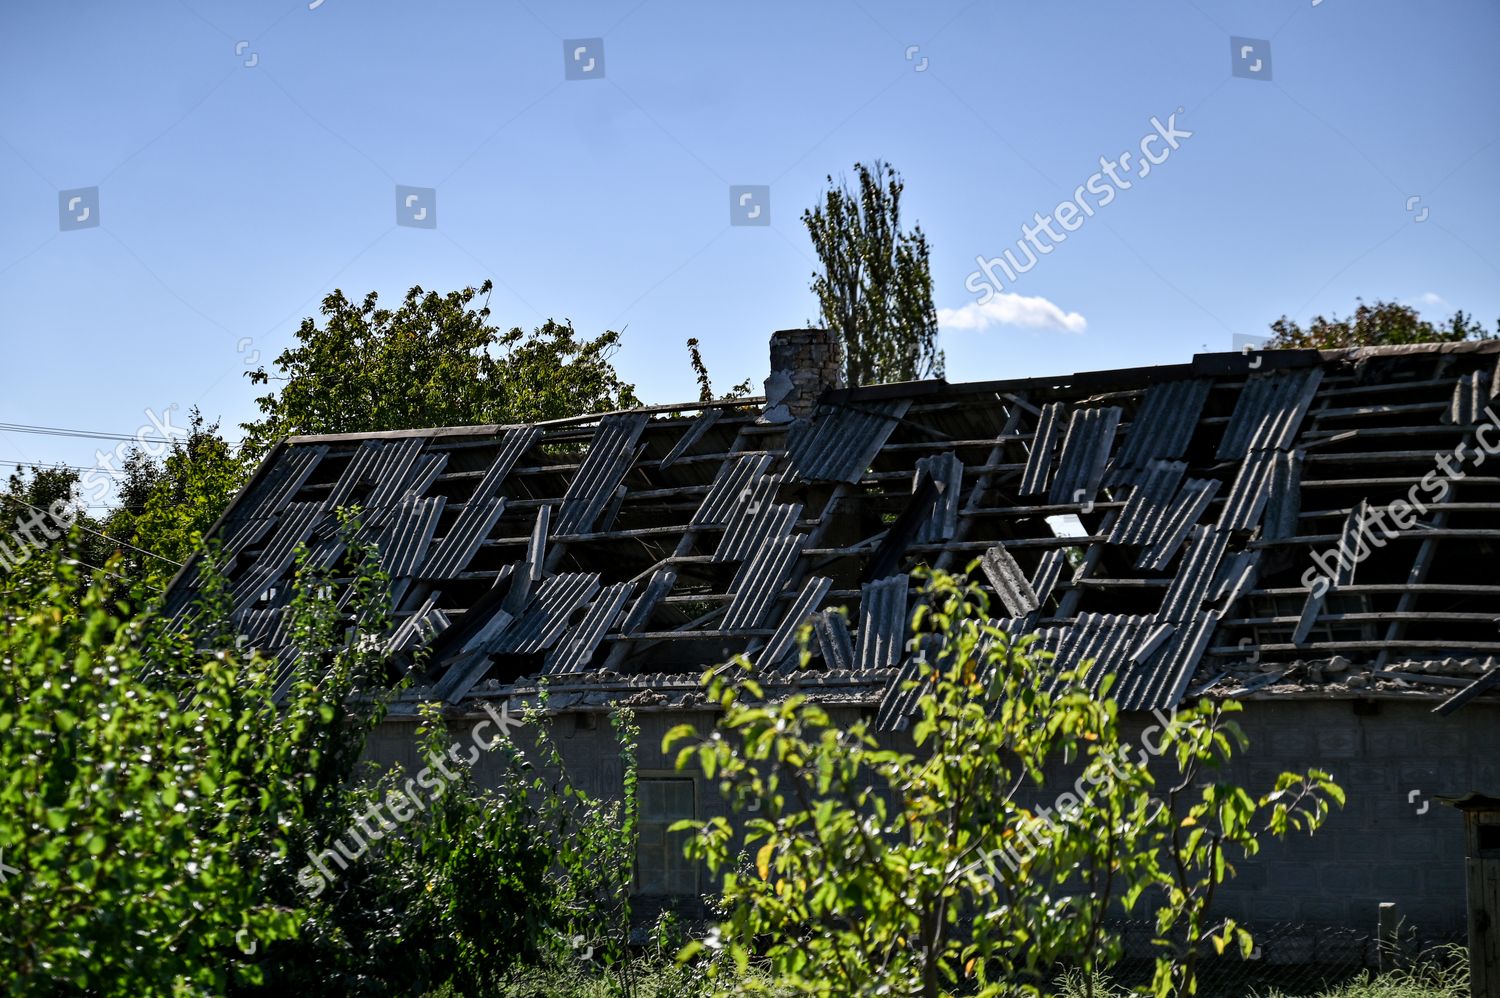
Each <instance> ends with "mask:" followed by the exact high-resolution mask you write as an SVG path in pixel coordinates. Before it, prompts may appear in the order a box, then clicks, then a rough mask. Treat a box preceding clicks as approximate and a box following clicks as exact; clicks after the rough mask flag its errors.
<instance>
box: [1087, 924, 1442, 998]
mask: <svg viewBox="0 0 1500 998" xmlns="http://www.w3.org/2000/svg"><path fill="white" fill-rule="evenodd" d="M1249 928H1250V931H1251V934H1252V935H1253V936H1254V937H1255V943H1256V945H1255V949H1254V950H1253V951H1252V952H1251V955H1250V957H1249V958H1248V959H1246V958H1244V957H1241V956H1240V954H1239V952H1238V950H1233V948H1231V950H1230V951H1226V952H1225V953H1224V954H1223V955H1218V954H1216V953H1214V952H1213V951H1212V950H1211V949H1210V950H1209V951H1208V952H1207V954H1205V955H1203V956H1201V957H1200V958H1199V960H1198V981H1199V992H1198V993H1199V995H1201V996H1203V998H1251V996H1256V998H1271V996H1278V998H1281V996H1284V998H1312V996H1317V995H1323V994H1326V993H1328V992H1330V991H1333V990H1335V989H1337V988H1339V987H1341V986H1343V985H1348V984H1351V983H1355V982H1358V981H1361V980H1367V979H1369V978H1370V977H1372V976H1374V975H1376V974H1380V973H1398V974H1401V975H1404V976H1406V977H1407V978H1409V979H1413V980H1420V981H1423V982H1426V983H1427V985H1428V986H1429V987H1430V988H1431V989H1432V991H1433V993H1435V994H1447V993H1449V992H1448V991H1447V990H1444V989H1445V988H1451V989H1452V990H1453V992H1454V993H1462V994H1467V993H1468V991H1467V986H1466V984H1465V986H1463V987H1458V986H1457V985H1458V984H1459V983H1460V982H1466V981H1467V964H1466V955H1467V951H1466V944H1467V939H1466V937H1465V936H1463V935H1462V934H1459V933H1450V934H1432V933H1424V932H1421V931H1419V930H1418V929H1416V928H1413V927H1409V926H1400V927H1398V928H1397V929H1396V930H1395V932H1394V933H1393V934H1392V936H1391V937H1390V938H1388V939H1386V940H1385V941H1384V942H1382V941H1381V940H1380V939H1379V938H1377V936H1376V935H1375V934H1374V933H1370V932H1359V931H1356V930H1352V929H1336V928H1322V927H1314V926H1306V925H1299V924H1286V923H1281V924H1262V925H1259V926H1250V927H1249ZM1152 929H1153V927H1152V926H1151V925H1150V924H1149V923H1144V922H1142V923H1130V924H1128V925H1126V926H1124V927H1123V938H1124V941H1125V953H1126V958H1125V959H1124V960H1123V961H1122V962H1121V963H1120V964H1119V965H1118V966H1117V967H1115V968H1114V969H1113V971H1112V972H1111V973H1109V974H1108V975H1106V977H1107V979H1108V981H1109V982H1110V983H1111V985H1113V986H1115V987H1116V988H1120V989H1129V988H1133V987H1139V986H1141V985H1144V984H1146V983H1149V981H1150V980H1151V974H1152V970H1153V967H1154V964H1153V962H1152V959H1151V938H1152V935H1153V931H1152ZM1105 993H1106V994H1108V992H1105Z"/></svg>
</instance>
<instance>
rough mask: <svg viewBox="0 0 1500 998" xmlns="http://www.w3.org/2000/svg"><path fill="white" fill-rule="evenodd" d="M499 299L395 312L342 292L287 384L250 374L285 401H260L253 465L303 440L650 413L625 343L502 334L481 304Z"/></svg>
mask: <svg viewBox="0 0 1500 998" xmlns="http://www.w3.org/2000/svg"><path fill="white" fill-rule="evenodd" d="M490 287H491V285H490V282H489V281H486V282H484V284H483V285H481V286H480V287H478V288H464V289H463V290H462V291H454V292H450V293H448V294H446V295H439V294H437V293H436V292H430V291H428V292H424V291H423V290H422V289H421V288H420V287H415V288H412V289H411V290H410V291H408V292H407V294H406V297H405V298H404V299H403V300H402V302H401V304H400V305H399V306H397V307H396V308H395V309H389V308H382V307H381V306H380V304H379V302H378V300H377V296H376V294H375V293H374V292H371V293H369V294H368V295H366V296H365V298H364V301H363V302H359V303H357V304H356V303H354V302H351V301H349V300H348V299H347V298H345V297H344V295H343V293H342V292H340V291H335V292H334V293H333V294H331V295H329V296H328V297H327V298H325V299H323V305H322V313H323V323H322V325H319V324H318V323H317V321H315V320H314V319H312V318H307V319H304V320H303V322H302V326H301V328H299V329H298V330H297V339H298V343H297V345H296V346H293V347H289V348H288V349H286V350H284V351H282V353H281V354H280V355H279V356H278V357H276V359H275V360H274V361H273V362H272V363H273V367H274V369H275V373H271V372H268V371H267V370H266V369H265V368H264V367H262V368H259V369H258V370H255V371H251V372H249V375H248V376H249V377H250V379H251V381H252V382H253V383H255V384H269V383H271V382H273V381H274V382H278V383H279V385H280V390H279V391H273V392H272V393H271V394H268V395H264V396H262V397H260V398H258V399H257V400H256V403H257V405H259V407H260V410H261V412H262V414H263V417H262V418H261V419H259V420H257V421H255V422H253V423H247V424H245V427H244V428H245V430H246V431H247V439H246V444H245V446H246V450H247V454H248V455H249V456H250V457H251V458H254V459H259V458H260V457H262V456H264V454H265V453H266V452H267V451H268V450H269V449H270V448H271V446H272V445H273V444H274V443H275V442H276V441H277V440H279V439H281V438H283V437H286V436H289V435H293V434H314V433H363V432H375V431H380V430H401V429H415V428H420V427H427V426H466V425H476V424H486V423H523V422H536V421H540V420H546V419H557V418H561V417H565V416H576V415H580V414H582V413H591V412H605V411H608V410H611V409H622V408H629V407H631V406H635V405H638V404H639V400H638V399H637V398H636V395H635V388H634V386H632V385H629V384H626V383H625V382H624V381H622V380H620V378H619V376H618V375H617V374H616V373H615V370H614V367H613V366H612V364H611V362H610V361H611V358H612V357H613V355H614V352H615V350H616V349H617V348H618V347H619V342H620V336H619V334H618V333H616V332H613V331H607V332H605V333H602V334H601V335H599V336H598V337H595V338H594V339H582V338H579V336H578V335H577V333H576V332H575V331H574V329H573V326H572V324H571V323H566V322H564V323H559V322H554V321H552V320H548V321H547V322H546V323H544V324H543V325H542V326H540V327H538V328H536V329H534V330H532V331H531V332H529V333H528V332H525V331H523V330H521V329H520V328H513V329H511V330H510V331H508V332H504V331H501V330H500V329H498V328H497V327H495V326H493V325H491V324H490V322H489V315H490V310H489V307H488V305H480V306H476V304H475V299H476V298H477V297H479V296H480V295H485V296H488V294H489V292H490Z"/></svg>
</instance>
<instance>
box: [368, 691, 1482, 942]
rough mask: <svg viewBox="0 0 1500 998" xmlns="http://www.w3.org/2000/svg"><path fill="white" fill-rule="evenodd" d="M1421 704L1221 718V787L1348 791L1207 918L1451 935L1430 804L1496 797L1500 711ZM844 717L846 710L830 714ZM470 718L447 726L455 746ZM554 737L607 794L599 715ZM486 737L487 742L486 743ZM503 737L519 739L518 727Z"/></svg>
mask: <svg viewBox="0 0 1500 998" xmlns="http://www.w3.org/2000/svg"><path fill="white" fill-rule="evenodd" d="M1431 708H1432V701H1430V700H1428V701H1420V702H1397V701H1390V700H1385V701H1373V702H1364V703H1361V702H1360V701H1353V700H1275V701H1252V702H1249V703H1246V704H1245V710H1244V711H1243V712H1241V713H1239V714H1237V715H1235V720H1236V722H1237V723H1238V724H1239V725H1240V727H1241V728H1242V729H1243V730H1244V732H1245V733H1246V735H1247V736H1248V737H1249V739H1250V748H1249V749H1247V750H1245V751H1244V752H1243V753H1241V754H1240V755H1239V757H1238V760H1237V761H1236V763H1235V765H1234V767H1233V769H1232V771H1231V772H1230V774H1229V778H1231V779H1233V780H1235V781H1236V782H1239V783H1241V784H1242V785H1244V786H1246V787H1247V788H1249V789H1252V790H1264V789H1267V788H1269V787H1270V785H1271V784H1272V783H1273V782H1274V780H1275V778H1276V775H1277V774H1278V773H1280V772H1282V771H1285V770H1305V769H1307V768H1310V767H1317V768H1321V769H1324V770H1327V771H1328V772H1330V773H1332V774H1333V777H1334V779H1335V780H1336V781H1337V782H1338V783H1339V784H1340V785H1341V786H1342V787H1343V788H1344V790H1345V791H1346V793H1347V794H1348V803H1347V806H1346V807H1345V808H1343V809H1342V810H1340V811H1337V812H1335V814H1334V815H1333V816H1332V817H1331V818H1330V819H1329V821H1328V823H1327V824H1326V825H1325V826H1324V827H1323V829H1322V830H1320V831H1319V832H1318V833H1317V834H1316V835H1315V836H1313V837H1311V838H1309V837H1307V836H1306V835H1300V836H1297V837H1294V838H1291V839H1289V840H1287V841H1284V842H1275V841H1268V842H1266V843H1265V845H1264V848H1263V849H1262V851H1261V853H1260V854H1259V855H1258V856H1257V857H1256V858H1254V859H1251V860H1248V861H1244V862H1241V863H1238V864H1237V866H1238V868H1239V875H1238V877H1237V878H1236V879H1235V880H1234V881H1233V883H1231V884H1230V885H1229V886H1228V887H1226V888H1225V889H1223V891H1222V893H1221V894H1220V896H1219V910H1220V912H1221V913H1222V914H1225V915H1232V916H1234V917H1237V918H1240V919H1243V920H1245V921H1246V922H1247V923H1250V924H1252V925H1254V924H1256V923H1260V924H1265V923H1269V922H1289V923H1290V922H1295V923H1303V924H1307V925H1313V926H1326V927H1341V928H1348V929H1353V930H1358V931H1361V932H1373V931H1374V929H1375V925H1376V914H1377V906H1378V905H1379V904H1380V902H1383V901H1391V902H1395V903H1396V904H1397V905H1398V906H1399V910H1400V911H1401V913H1402V915H1403V916H1404V917H1405V918H1406V919H1407V921H1408V922H1409V923H1410V924H1412V925H1413V926H1415V927H1416V928H1417V929H1418V930H1419V931H1421V932H1422V933H1426V934H1431V935H1434V936H1445V935H1456V934H1458V933H1459V932H1460V931H1461V929H1462V927H1463V925H1464V920H1465V916H1464V912H1465V899H1464V855H1463V851H1464V840H1463V824H1462V820H1461V817H1460V815H1459V814H1458V812H1456V811H1454V810H1453V809H1452V808H1449V807H1446V806H1444V805H1442V804H1440V803H1438V802H1437V801H1436V800H1435V799H1434V798H1436V797H1439V796H1458V795H1461V794H1463V793H1466V792H1468V791H1471V790H1477V791H1481V792H1486V793H1490V794H1496V795H1500V704H1494V703H1475V704H1471V705H1470V706H1468V707H1466V708H1464V709H1463V710H1461V711H1459V712H1458V713H1456V714H1454V715H1452V716H1451V717H1447V718H1441V717H1437V716H1435V715H1433V714H1432V713H1431ZM833 713H834V716H835V719H836V720H838V719H844V720H849V721H852V720H853V719H854V718H855V717H856V716H857V712H856V711H853V710H847V711H843V712H839V711H837V710H836V711H834V712H833ZM637 721H638V723H639V725H640V729H641V737H640V747H639V761H640V769H641V772H642V775H646V776H649V775H672V776H680V775H682V774H679V773H677V772H676V771H675V770H674V769H673V766H672V759H670V758H668V757H666V756H664V755H663V754H662V752H661V740H662V737H663V736H664V735H665V734H666V732H667V731H668V730H669V729H670V728H671V727H673V726H675V725H677V724H682V723H693V724H695V725H697V726H698V727H699V729H700V730H707V729H708V728H709V726H710V725H711V723H712V716H711V715H710V714H708V713H706V712H702V711H696V712H694V711H677V712H665V713H640V714H638V715H637ZM1151 723H1152V721H1151V719H1150V718H1145V717H1142V718H1131V719H1129V720H1128V721H1127V723H1126V735H1127V740H1128V741H1130V742H1132V743H1135V744H1140V739H1141V734H1142V731H1143V729H1145V728H1146V727H1147V726H1148V725H1150V724H1151ZM471 726H472V722H471V721H458V722H455V724H454V728H453V731H454V740H455V741H456V742H459V743H461V744H463V745H464V746H467V745H468V744H469V738H468V729H469V727H471ZM413 728H414V724H413V722H412V721H410V720H404V719H399V718H392V719H388V720H387V721H386V722H385V723H384V724H383V725H382V726H381V728H380V730H379V731H378V732H376V734H375V736H374V737H373V738H372V740H371V743H370V746H369V749H368V753H367V754H368V755H369V756H370V757H372V758H374V759H377V760H379V761H381V762H383V763H399V764H401V765H404V766H407V767H411V766H417V765H419V764H418V759H417V751H416V746H415V740H414V737H413ZM554 731H555V735H554V736H555V738H556V740H557V744H558V745H559V747H560V749H561V751H562V753H563V757H564V759H565V760H566V761H567V763H568V766H569V768H570V770H571V774H572V778H573V780H574V782H575V784H576V785H578V786H580V787H582V788H584V789H586V790H588V791H589V792H591V793H593V794H596V795H611V794H615V793H618V789H619V786H620V780H621V774H622V767H621V762H620V756H619V751H618V748H617V747H616V744H615V741H614V734H613V731H612V729H611V727H610V724H609V720H608V718H607V717H605V716H602V715H597V714H595V715H592V721H590V720H588V719H587V718H584V719H580V715H565V716H563V717H560V718H558V720H557V722H556V724H555V728H554ZM490 733H492V732H487V733H486V734H487V735H488V734H490ZM517 740H518V742H519V743H521V744H522V745H523V746H525V745H526V744H527V742H528V739H527V737H526V733H525V731H524V729H522V730H521V731H520V732H518V737H517ZM476 773H477V778H478V779H479V780H480V781H481V782H482V783H483V782H489V783H493V782H494V780H495V779H496V776H497V774H496V772H495V771H494V769H493V760H492V759H491V758H490V757H484V756H482V757H481V758H480V761H479V763H478V765H477V767H476ZM1069 783H1070V781H1069V780H1067V779H1064V778H1062V777H1061V774H1059V779H1058V780H1057V781H1056V786H1055V789H1054V787H1053V786H1050V785H1049V786H1048V787H1045V788H1043V789H1042V790H1040V791H1037V792H1034V793H1033V794H1029V795H1028V796H1029V797H1031V798H1032V799H1033V800H1034V802H1035V803H1043V804H1047V805H1050V804H1052V803H1053V802H1054V801H1055V800H1056V797H1057V795H1058V794H1059V793H1061V792H1062V791H1063V790H1065V789H1066V788H1067V787H1068V786H1069ZM695 789H696V800H697V807H698V816H699V817H700V818H709V817H714V816H718V815H723V816H726V817H730V812H729V809H728V807H727V804H726V803H725V801H724V800H723V798H722V797H721V796H720V794H719V792H718V789H717V785H716V782H715V781H707V780H704V779H702V778H701V777H699V778H697V780H696V787H695Z"/></svg>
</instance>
